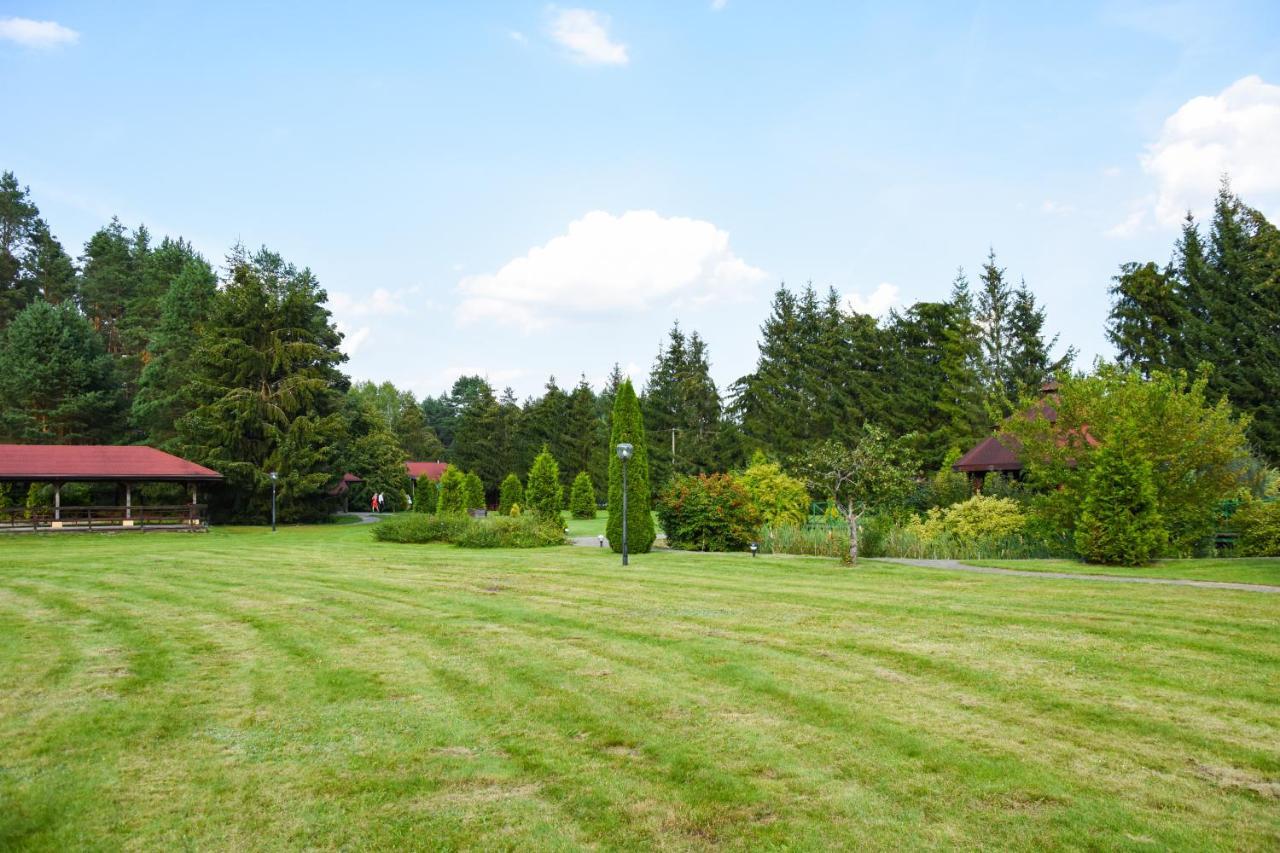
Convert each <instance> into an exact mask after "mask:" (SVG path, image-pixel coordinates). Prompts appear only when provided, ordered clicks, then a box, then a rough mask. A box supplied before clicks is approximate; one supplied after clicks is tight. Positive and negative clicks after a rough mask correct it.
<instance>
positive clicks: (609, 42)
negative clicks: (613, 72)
mask: <svg viewBox="0 0 1280 853" xmlns="http://www.w3.org/2000/svg"><path fill="white" fill-rule="evenodd" d="M552 12H553V14H554V17H553V18H552V20H551V27H550V29H549V33H550V35H551V38H552V39H553V40H554V41H555V42H556V43H557V44H559V45H560V46H561V47H563V48H564V49H565V50H566V51H567V52H568V54H569V56H570V57H571V58H572V59H574V60H575V61H576V62H581V63H583V64H584V65H626V64H627V62H628V57H627V46H626V45H625V44H622V43H621V42H616V41H614V40H613V39H612V38H610V36H609V16H608V15H605V14H602V13H600V12H596V11H594V10H591V9H555V8H554V7H553V8H552Z"/></svg>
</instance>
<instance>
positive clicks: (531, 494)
mask: <svg viewBox="0 0 1280 853" xmlns="http://www.w3.org/2000/svg"><path fill="white" fill-rule="evenodd" d="M525 500H527V501H528V503H529V509H531V510H532V511H533V512H535V513H537V515H538V516H539V517H541V518H546V519H553V518H554V519H558V518H559V517H560V507H561V506H562V504H563V503H564V487H563V486H561V485H560V466H559V465H558V464H557V463H556V460H555V457H554V456H552V455H551V451H550V450H548V449H547V448H546V447H543V448H542V452H541V453H539V454H538V455H537V456H536V457H535V458H534V460H533V465H532V466H531V467H530V468H529V485H528V486H527V487H526V488H525Z"/></svg>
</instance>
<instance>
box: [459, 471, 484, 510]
mask: <svg viewBox="0 0 1280 853" xmlns="http://www.w3.org/2000/svg"><path fill="white" fill-rule="evenodd" d="M462 492H463V500H464V502H465V503H466V505H467V509H484V505H485V501H484V482H483V481H481V479H480V476H479V475H478V474H476V473H475V472H474V471H469V472H467V474H466V475H465V476H464V477H463V478H462Z"/></svg>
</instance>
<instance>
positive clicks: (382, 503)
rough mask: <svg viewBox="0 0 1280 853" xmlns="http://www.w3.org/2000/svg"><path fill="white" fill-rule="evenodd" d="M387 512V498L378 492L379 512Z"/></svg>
mask: <svg viewBox="0 0 1280 853" xmlns="http://www.w3.org/2000/svg"><path fill="white" fill-rule="evenodd" d="M386 511H387V496H386V495H384V494H383V493H382V492H378V512H386Z"/></svg>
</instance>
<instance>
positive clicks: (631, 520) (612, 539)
mask: <svg viewBox="0 0 1280 853" xmlns="http://www.w3.org/2000/svg"><path fill="white" fill-rule="evenodd" d="M619 444H630V445H631V446H632V448H633V455H632V457H631V459H630V461H628V462H627V540H628V541H627V547H628V550H630V551H631V552H632V553H636V554H643V553H647V552H648V551H649V549H650V548H652V547H653V540H654V538H655V533H654V529H653V515H652V514H651V512H650V492H649V452H648V448H647V447H646V436H645V430H644V419H643V417H642V416H641V414H640V401H639V400H638V399H636V392H635V389H634V388H633V387H632V386H631V380H630V379H627V380H625V381H624V382H623V383H622V385H621V386H619V388H618V393H617V397H616V399H615V400H614V404H613V430H612V433H611V434H610V436H609V522H608V525H607V528H606V530H607V534H606V535H607V536H608V538H609V546H610V547H611V548H612V549H613V550H614V552H615V553H621V552H622V462H621V460H619V459H618V456H617V453H615V452H614V449H615V448H616V447H617V446H618V445H619Z"/></svg>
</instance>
